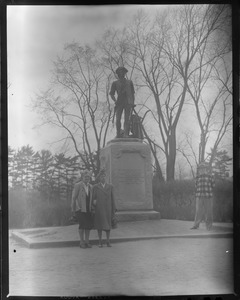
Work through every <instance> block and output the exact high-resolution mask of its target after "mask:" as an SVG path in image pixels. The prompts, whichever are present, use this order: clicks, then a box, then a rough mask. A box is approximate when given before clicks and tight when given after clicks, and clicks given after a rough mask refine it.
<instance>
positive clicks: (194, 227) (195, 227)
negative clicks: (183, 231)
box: [190, 226, 198, 229]
mask: <svg viewBox="0 0 240 300" xmlns="http://www.w3.org/2000/svg"><path fill="white" fill-rule="evenodd" d="M190 229H198V226H193V227H192V228H190Z"/></svg>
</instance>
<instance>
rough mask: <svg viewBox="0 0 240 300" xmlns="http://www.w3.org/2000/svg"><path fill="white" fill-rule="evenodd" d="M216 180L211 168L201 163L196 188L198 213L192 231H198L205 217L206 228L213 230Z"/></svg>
mask: <svg viewBox="0 0 240 300" xmlns="http://www.w3.org/2000/svg"><path fill="white" fill-rule="evenodd" d="M214 184H215V183H214V179H213V176H212V175H211V174H210V168H209V165H208V164H207V163H201V164H199V166H198V170H197V176H196V182H195V188H196V213H195V220H194V225H193V227H192V228H191V229H198V228H199V225H200V223H201V222H202V220H203V219H204V217H205V222H206V228H207V230H211V228H212V222H213V217H212V206H213V187H214Z"/></svg>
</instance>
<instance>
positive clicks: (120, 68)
mask: <svg viewBox="0 0 240 300" xmlns="http://www.w3.org/2000/svg"><path fill="white" fill-rule="evenodd" d="M119 72H123V73H124V74H126V73H127V72H128V70H127V69H126V68H125V67H118V68H117V70H116V73H117V74H118V73H119Z"/></svg>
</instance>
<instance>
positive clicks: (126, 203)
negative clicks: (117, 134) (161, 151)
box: [100, 138, 160, 221]
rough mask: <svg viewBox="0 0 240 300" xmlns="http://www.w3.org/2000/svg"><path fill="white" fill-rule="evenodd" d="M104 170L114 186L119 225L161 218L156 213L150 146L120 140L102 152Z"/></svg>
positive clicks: (111, 142) (132, 139)
mask: <svg viewBox="0 0 240 300" xmlns="http://www.w3.org/2000/svg"><path fill="white" fill-rule="evenodd" d="M100 161H101V167H102V168H105V169H106V175H107V178H106V179H107V182H110V183H112V184H113V186H114V195H115V202H116V206H117V210H118V219H119V221H129V220H143V219H156V218H159V217H160V216H159V213H158V212H155V211H153V200H152V166H151V153H150V148H149V146H148V145H146V144H144V143H142V141H141V140H139V139H136V138H125V139H124V138H118V139H114V140H111V141H109V142H108V144H107V146H106V147H105V148H103V149H102V150H101V154H100Z"/></svg>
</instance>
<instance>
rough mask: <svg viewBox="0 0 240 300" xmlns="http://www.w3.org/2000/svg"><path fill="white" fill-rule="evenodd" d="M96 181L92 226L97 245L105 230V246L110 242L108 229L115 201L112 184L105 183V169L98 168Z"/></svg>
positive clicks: (100, 243)
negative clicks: (97, 240) (96, 234)
mask: <svg viewBox="0 0 240 300" xmlns="http://www.w3.org/2000/svg"><path fill="white" fill-rule="evenodd" d="M96 179H97V181H99V183H97V184H96V185H94V186H93V197H92V199H93V201H92V203H93V209H94V228H95V229H97V231H98V238H99V247H100V248H101V247H102V246H103V243H102V231H105V232H106V237H107V246H108V247H111V244H110V240H109V239H110V230H111V229H112V220H113V218H114V217H115V211H116V206H115V201H114V195H113V186H112V185H111V184H108V183H106V173H105V170H104V169H102V170H100V172H99V174H98V176H97V178H96Z"/></svg>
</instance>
